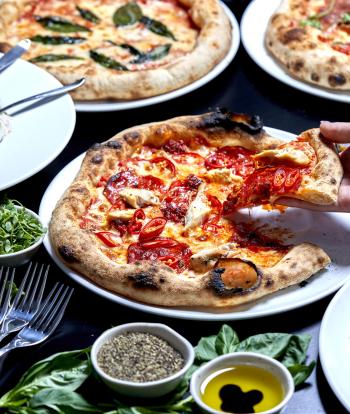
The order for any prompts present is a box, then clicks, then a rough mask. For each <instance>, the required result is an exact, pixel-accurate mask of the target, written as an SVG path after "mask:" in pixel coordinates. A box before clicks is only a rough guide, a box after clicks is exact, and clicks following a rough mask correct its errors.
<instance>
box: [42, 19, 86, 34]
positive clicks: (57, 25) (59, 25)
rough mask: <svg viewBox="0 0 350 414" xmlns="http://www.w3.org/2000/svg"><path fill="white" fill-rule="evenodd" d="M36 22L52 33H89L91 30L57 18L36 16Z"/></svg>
mask: <svg viewBox="0 0 350 414" xmlns="http://www.w3.org/2000/svg"><path fill="white" fill-rule="evenodd" d="M35 19H36V21H37V22H38V23H40V24H41V25H42V26H43V27H45V29H48V30H52V31H53V32H61V33H72V32H90V31H91V30H90V29H88V28H87V27H85V26H81V25H80V24H76V23H72V22H70V21H69V20H66V19H63V18H62V17H58V16H48V17H40V16H36V18H35Z"/></svg>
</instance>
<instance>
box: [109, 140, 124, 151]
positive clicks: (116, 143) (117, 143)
mask: <svg viewBox="0 0 350 414" xmlns="http://www.w3.org/2000/svg"><path fill="white" fill-rule="evenodd" d="M105 145H106V147H108V148H113V149H117V150H120V149H122V147H123V144H122V143H121V142H120V141H118V140H115V141H108V142H106V144H105Z"/></svg>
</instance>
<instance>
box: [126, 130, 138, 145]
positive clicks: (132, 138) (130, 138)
mask: <svg viewBox="0 0 350 414" xmlns="http://www.w3.org/2000/svg"><path fill="white" fill-rule="evenodd" d="M123 138H124V140H125V141H126V142H127V143H128V144H131V145H132V144H137V143H138V142H139V140H140V138H141V134H140V133H139V132H138V131H131V132H127V133H125V134H124V135H123Z"/></svg>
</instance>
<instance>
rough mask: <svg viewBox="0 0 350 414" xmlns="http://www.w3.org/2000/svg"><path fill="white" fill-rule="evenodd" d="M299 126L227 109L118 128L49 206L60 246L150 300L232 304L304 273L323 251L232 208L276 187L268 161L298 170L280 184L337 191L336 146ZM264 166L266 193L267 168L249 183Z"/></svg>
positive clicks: (105, 278) (85, 267) (97, 276)
mask: <svg viewBox="0 0 350 414" xmlns="http://www.w3.org/2000/svg"><path fill="white" fill-rule="evenodd" d="M306 136H307V137H310V139H309V140H306ZM301 137H302V138H300V139H298V140H295V141H292V142H291V143H286V142H285V141H282V140H280V139H277V138H274V137H272V136H270V135H268V134H267V133H266V132H265V131H264V130H263V128H262V123H261V120H260V119H259V117H256V116H253V117H250V116H245V115H241V114H233V113H230V112H228V111H223V110H218V111H216V112H212V113H208V114H204V115H200V116H186V117H179V118H174V119H171V120H168V121H164V122H158V123H152V124H146V125H141V126H137V127H134V128H130V129H128V130H126V131H122V132H120V133H119V134H117V135H116V136H115V137H113V138H112V139H110V140H108V141H106V142H105V143H102V144H97V145H95V146H94V147H93V148H91V149H90V150H89V151H88V152H87V154H86V157H85V159H84V161H83V163H82V166H81V169H80V172H79V174H78V175H77V177H76V178H75V180H74V182H73V183H72V184H71V186H70V187H69V188H68V189H67V191H66V192H65V194H64V195H63V197H62V198H61V200H60V201H59V203H58V204H57V206H56V208H55V210H54V212H53V215H52V220H51V223H50V237H51V240H52V243H53V246H54V247H55V249H56V251H57V254H58V255H59V256H60V257H61V258H62V259H63V260H64V262H65V263H67V265H68V266H69V267H71V268H72V269H74V270H76V271H78V272H80V273H81V274H82V275H83V276H85V277H87V278H88V279H90V280H91V281H93V282H95V283H96V284H97V285H99V286H102V287H104V288H106V289H109V290H111V291H112V292H115V293H119V294H122V295H125V296H127V297H130V298H133V299H135V300H139V301H142V302H146V303H150V304H157V305H164V306H202V307H208V308H209V307H225V306H232V305H239V304H243V303H248V302H252V301H255V300H256V299H257V298H259V297H262V296H265V295H267V294H270V293H272V292H275V291H277V290H279V289H282V288H284V287H287V286H290V285H293V284H296V283H300V282H301V281H303V280H305V279H307V278H308V277H310V276H311V275H313V274H314V273H316V272H317V271H319V270H321V269H323V268H324V267H325V266H326V265H327V264H328V263H329V262H330V258H329V257H328V255H327V253H326V252H324V251H323V250H322V249H321V248H320V247H318V246H316V245H314V244H311V243H307V242H305V243H302V244H299V245H297V246H293V245H290V244H289V243H285V242H283V240H280V238H279V237H277V236H276V235H275V234H274V233H273V232H270V231H267V232H266V229H265V230H264V229H259V228H258V227H257V223H250V224H243V223H240V222H237V221H235V220H234V218H233V217H232V215H230V214H226V210H227V205H228V204H230V203H231V204H230V212H231V207H232V208H234V209H236V208H238V207H239V204H238V203H237V200H242V199H243V196H242V194H244V195H245V194H248V196H247V197H246V198H244V204H243V205H244V206H245V205H255V204H257V203H258V202H262V201H266V200H270V199H271V197H274V196H276V194H273V191H272V190H271V174H265V173H264V174H265V175H264V174H262V172H263V171H270V170H271V169H276V171H277V169H283V168H284V169H285V170H284V171H287V172H290V171H295V173H294V174H296V175H297V179H294V183H293V187H291V188H292V189H293V191H292V190H291V189H290V188H289V190H288V192H287V191H285V192H284V194H294V195H296V194H297V192H299V193H300V194H302V196H303V197H305V199H306V198H307V197H309V195H310V194H311V195H312V197H311V198H312V199H313V200H316V199H317V200H318V199H319V198H320V197H321V195H323V197H324V198H323V199H322V200H323V201H324V200H325V201H324V202H330V201H332V200H333V199H335V197H336V192H337V190H338V187H339V183H340V180H341V175H342V174H341V166H340V161H339V159H338V158H337V155H336V153H335V152H334V151H333V149H332V148H331V147H330V146H328V145H326V144H325V143H324V142H323V141H322V139H321V138H320V137H319V133H318V131H317V130H311V132H307V133H306V134H302V135H301ZM311 137H312V139H311ZM313 140H314V141H313ZM317 148H321V149H322V150H318V149H317ZM334 165H336V166H337V167H334ZM329 166H332V168H330V169H328V167H329ZM257 173H259V174H262V175H263V176H264V177H265V178H266V177H267V178H268V179H267V181H266V183H265V187H266V188H267V189H268V190H269V192H268V193H267V192H265V193H264V192H262V191H260V183H261V182H262V178H261V179H260V181H259V186H258V187H257V188H258V190H259V191H258V190H254V191H255V193H254V191H252V192H249V191H248V190H247V188H249V185H250V182H254V180H252V178H251V177H255V176H256V175H257ZM298 174H300V177H301V179H300V177H299V175H298ZM294 176H295V175H294ZM294 176H293V177H294ZM287 177H289V176H288V175H287ZM290 177H292V176H290ZM316 178H317V180H318V181H317V180H316ZM291 179H292V178H288V180H291ZM305 180H306V181H305ZM288 182H289V181H288ZM304 182H305V183H306V184H307V185H306V184H303V183H304ZM311 184H312V185H311ZM285 186H286V185H285ZM320 186H322V191H320V188H316V187H320ZM279 188H282V186H281V187H279ZM283 188H285V187H283ZM303 188H304V189H305V190H303V191H304V193H303V192H302V189H303ZM313 188H316V190H317V191H316V190H315V191H313ZM333 189H335V192H334V191H333ZM279 191H280V192H282V190H279ZM232 194H236V195H238V197H237V198H236V202H235V204H234V205H232V200H233V199H232ZM313 194H316V196H314V195H313ZM277 195H279V194H277ZM315 197H316V198H315ZM327 197H328V198H327Z"/></svg>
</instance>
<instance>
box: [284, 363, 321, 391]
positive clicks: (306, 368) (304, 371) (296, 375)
mask: <svg viewBox="0 0 350 414" xmlns="http://www.w3.org/2000/svg"><path fill="white" fill-rule="evenodd" d="M315 366H316V362H315V361H312V362H311V364H310V365H301V364H295V365H291V366H289V367H288V370H289V372H290V373H291V374H292V377H293V380H294V385H295V386H298V385H300V384H302V383H303V382H305V380H306V379H307V378H309V376H310V374H311V373H312V371H313V369H314V368H315Z"/></svg>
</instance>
